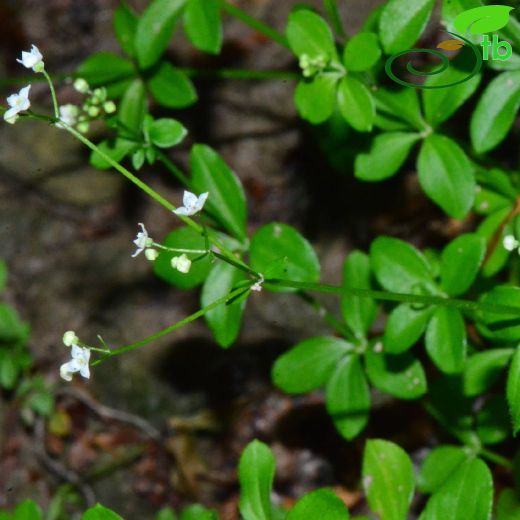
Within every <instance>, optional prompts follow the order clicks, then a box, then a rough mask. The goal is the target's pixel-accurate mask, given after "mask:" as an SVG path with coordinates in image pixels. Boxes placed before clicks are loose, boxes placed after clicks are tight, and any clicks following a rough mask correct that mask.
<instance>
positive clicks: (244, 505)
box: [238, 440, 276, 520]
mask: <svg viewBox="0 0 520 520" xmlns="http://www.w3.org/2000/svg"><path fill="white" fill-rule="evenodd" d="M275 464H276V462H275V460H274V456H273V454H272V452H271V450H270V449H269V447H268V446H266V445H265V444H263V443H262V442H260V441H257V440H255V441H253V442H251V443H250V444H249V445H248V446H247V447H246V449H245V450H244V452H243V453H242V456H241V457H240V464H239V466H238V478H239V481H240V505H239V508H240V513H241V514H242V516H243V517H244V520H271V518H272V514H271V489H272V486H273V479H274V472H275Z"/></svg>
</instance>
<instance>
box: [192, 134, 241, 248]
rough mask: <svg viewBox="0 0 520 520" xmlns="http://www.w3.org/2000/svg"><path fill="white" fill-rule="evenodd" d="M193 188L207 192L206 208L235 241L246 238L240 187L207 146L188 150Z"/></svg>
mask: <svg viewBox="0 0 520 520" xmlns="http://www.w3.org/2000/svg"><path fill="white" fill-rule="evenodd" d="M191 170H192V176H193V188H194V189H195V190H197V191H198V192H199V193H203V192H209V197H208V201H207V202H206V206H207V208H208V210H209V211H210V212H211V213H212V214H214V215H215V216H216V218H217V219H218V220H219V222H220V223H221V224H222V225H223V226H224V227H225V228H226V229H227V230H229V231H230V232H231V233H233V234H234V235H235V236H236V237H237V238H239V239H241V240H243V239H244V238H245V237H246V198H245V195H244V190H243V188H242V184H241V183H240V180H239V179H238V177H237V176H236V175H235V174H234V173H233V171H231V169H230V168H229V166H228V165H227V164H226V163H225V162H224V160H223V159H222V157H220V155H219V154H218V153H217V152H216V151H215V150H213V149H212V148H210V147H209V146H206V145H202V144H196V145H195V146H193V148H192V149H191Z"/></svg>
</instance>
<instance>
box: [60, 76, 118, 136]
mask: <svg viewBox="0 0 520 520" xmlns="http://www.w3.org/2000/svg"><path fill="white" fill-rule="evenodd" d="M74 89H75V90H76V91H77V92H79V93H80V94H88V96H87V98H86V99H85V101H84V103H83V105H82V106H81V107H79V106H77V105H70V104H69V105H63V106H61V107H60V120H61V121H62V122H63V123H65V124H66V125H68V126H75V127H76V128H77V130H78V132H81V133H83V134H84V133H86V132H88V130H89V127H90V123H91V122H92V121H94V120H95V119H98V118H100V117H103V116H105V115H109V114H113V113H114V112H115V111H116V108H117V107H116V105H115V103H114V102H113V101H111V100H109V99H107V90H106V88H104V87H103V88H95V89H94V90H91V89H90V86H89V84H88V83H87V81H86V80H85V79H83V78H78V79H76V80H75V81H74ZM57 126H58V127H59V128H64V125H60V123H58V124H57Z"/></svg>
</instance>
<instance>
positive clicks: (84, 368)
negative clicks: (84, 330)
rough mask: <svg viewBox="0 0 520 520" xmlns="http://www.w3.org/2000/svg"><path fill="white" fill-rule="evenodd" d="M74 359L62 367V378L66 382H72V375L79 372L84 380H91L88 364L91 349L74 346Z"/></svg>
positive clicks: (72, 351)
mask: <svg viewBox="0 0 520 520" xmlns="http://www.w3.org/2000/svg"><path fill="white" fill-rule="evenodd" d="M71 355H72V359H71V360H70V361H68V362H67V363H63V365H61V367H60V376H61V377H62V378H63V379H65V381H72V374H74V373H75V372H79V373H80V374H81V375H82V376H83V377H84V378H86V379H89V378H90V370H89V366H88V362H89V360H90V349H88V348H83V347H80V346H79V345H72V350H71Z"/></svg>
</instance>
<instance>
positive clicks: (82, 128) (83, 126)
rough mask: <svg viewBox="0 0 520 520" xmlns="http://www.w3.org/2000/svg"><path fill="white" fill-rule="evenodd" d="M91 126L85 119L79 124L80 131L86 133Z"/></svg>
mask: <svg viewBox="0 0 520 520" xmlns="http://www.w3.org/2000/svg"><path fill="white" fill-rule="evenodd" d="M89 128H90V125H89V124H88V123H87V122H86V121H84V122H82V123H80V124H79V125H78V132H81V133H82V134H86V133H87V132H88V129H89Z"/></svg>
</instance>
